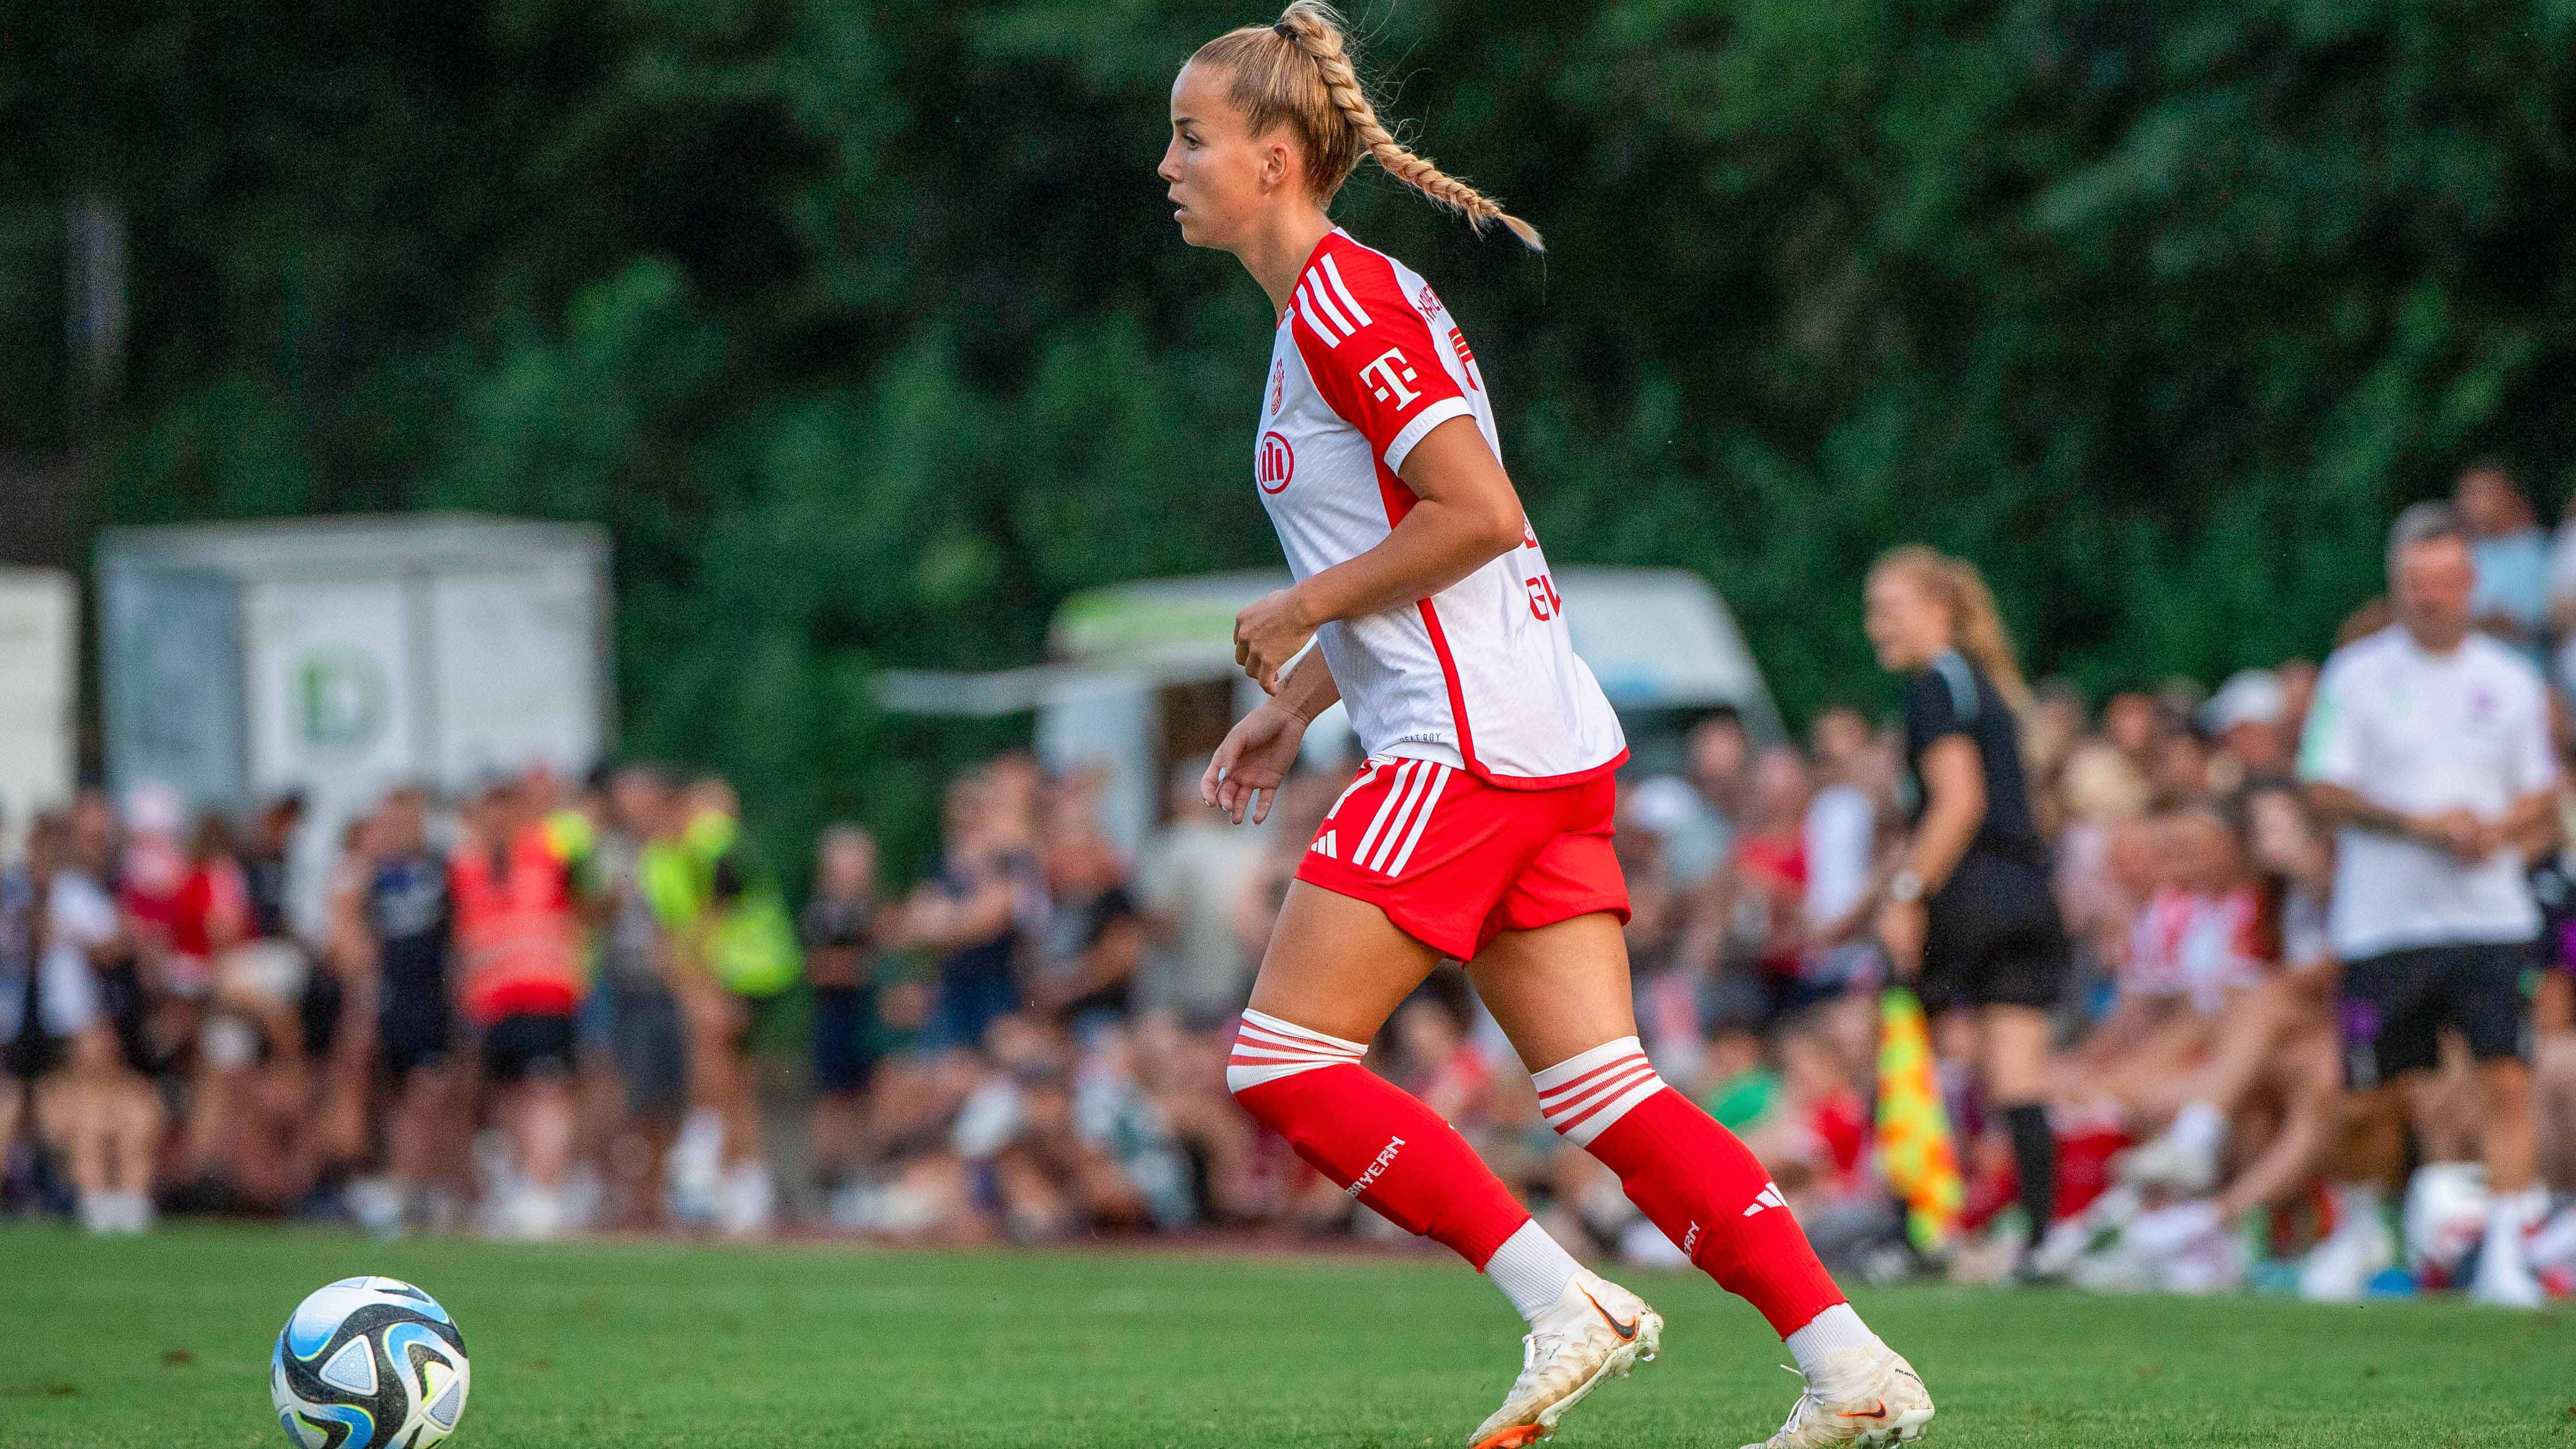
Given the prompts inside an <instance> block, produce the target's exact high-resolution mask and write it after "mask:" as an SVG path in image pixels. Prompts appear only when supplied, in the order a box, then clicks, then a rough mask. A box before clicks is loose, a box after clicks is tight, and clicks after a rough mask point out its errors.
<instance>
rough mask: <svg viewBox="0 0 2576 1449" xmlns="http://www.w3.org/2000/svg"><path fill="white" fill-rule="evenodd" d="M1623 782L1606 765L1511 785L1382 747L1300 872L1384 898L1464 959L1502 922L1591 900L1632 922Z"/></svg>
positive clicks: (1579, 911) (1404, 926)
mask: <svg viewBox="0 0 2576 1449" xmlns="http://www.w3.org/2000/svg"><path fill="white" fill-rule="evenodd" d="M1618 788H1619V787H1618V785H1617V784H1616V782H1614V781H1613V780H1612V779H1611V778H1610V777H1609V776H1608V775H1606V774H1605V775H1602V776H1600V777H1599V778H1597V779H1592V780H1586V781H1584V782H1583V783H1581V784H1579V785H1565V786H1561V787H1558V788H1556V789H1552V790H1506V789H1504V788H1502V787H1501V786H1499V785H1489V784H1486V783H1485V782H1484V781H1482V780H1479V779H1477V778H1476V777H1475V776H1474V775H1471V774H1469V773H1468V772H1466V771H1465V770H1457V769H1452V768H1450V767H1449V766H1447V765H1442V764H1435V763H1433V762H1432V761H1429V760H1406V759H1395V758H1392V757H1389V756H1385V755H1379V756H1375V757H1373V758H1371V759H1369V760H1368V761H1366V762H1365V763H1363V764H1362V765H1361V766H1360V770H1359V775H1358V777H1357V778H1355V779H1354V780H1353V781H1352V782H1351V786H1350V788H1349V789H1347V790H1344V791H1343V792H1342V798H1341V799H1339V800H1337V801H1335V802H1334V804H1333V808H1332V812H1331V813H1330V814H1328V815H1326V816H1325V817H1324V823H1323V824H1322V825H1321V826H1319V827H1317V829H1316V831H1315V838H1314V840H1313V841H1312V842H1310V843H1309V844H1308V845H1307V847H1306V855H1305V859H1304V860H1303V862H1301V863H1300V864H1299V865H1298V867H1297V879H1299V880H1302V881H1307V882H1310V883H1312V884H1314V885H1319V886H1322V887H1323V888H1324V889H1326V890H1328V891H1331V892H1333V893H1334V894H1335V895H1344V896H1349V897H1351V898H1352V899H1354V900H1362V901H1366V902H1368V903H1369V904H1370V905H1373V906H1376V907H1377V908H1378V909H1380V910H1382V911H1385V912H1386V914H1387V919H1389V920H1391V921H1393V922H1395V924H1396V925H1397V927H1398V928H1400V929H1401V930H1403V931H1404V933H1405V934H1406V935H1409V936H1412V937H1414V938H1415V939H1417V940H1419V941H1422V942H1424V943H1425V944H1427V945H1430V946H1432V947H1434V948H1436V949H1438V950H1440V951H1442V952H1443V953H1445V954H1447V955H1449V956H1451V957H1453V958H1455V959H1457V960H1460V961H1467V960H1472V959H1474V957H1475V955H1476V953H1477V952H1479V951H1481V950H1483V949H1484V948H1485V947H1486V946H1488V945H1490V944H1492V942H1493V939H1494V938H1495V937H1496V936H1499V935H1501V934H1502V933H1503V932H1505V931H1527V930H1532V929H1535V928H1537V927H1539V926H1548V925H1554V924H1555V923H1556V922H1558V921H1570V920H1572V919H1574V918H1575V917H1576V916H1585V915H1590V914H1591V913H1592V912H1594V911H1612V912H1615V913H1617V915H1618V917H1619V920H1620V922H1621V923H1622V924H1625V923H1626V922H1627V919H1628V883H1627V880H1626V878H1625V877H1623V876H1622V875H1621V874H1620V873H1619V858H1618V856H1617V855H1615V854H1613V853H1612V851H1611V849H1610V819H1611V814H1612V811H1613V809H1614V808H1615V807H1616V805H1617V803H1618Z"/></svg>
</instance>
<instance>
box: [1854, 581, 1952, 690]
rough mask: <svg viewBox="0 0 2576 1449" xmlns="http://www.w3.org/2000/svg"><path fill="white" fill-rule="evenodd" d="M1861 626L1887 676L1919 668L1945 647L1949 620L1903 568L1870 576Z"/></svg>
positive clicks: (1935, 601)
mask: <svg viewBox="0 0 2576 1449" xmlns="http://www.w3.org/2000/svg"><path fill="white" fill-rule="evenodd" d="M1862 602H1863V617H1862V623H1861V627H1862V628H1863V629H1864V630H1865V631H1867V633H1868V634H1869V643H1870V647H1871V648H1872V649H1875V650H1877V651H1878V664H1879V667H1880V668H1882V669H1885V670H1887V671H1889V672H1890V673H1898V674H1901V673H1904V672H1906V671H1908V670H1914V669H1920V668H1922V667H1923V666H1924V665H1926V664H1929V663H1931V662H1932V660H1933V658H1934V656H1936V655H1938V654H1939V653H1940V652H1941V651H1942V649H1944V648H1945V647H1947V644H1948V641H1947V638H1946V637H1945V636H1946V635H1947V634H1948V632H1949V618H1948V616H1947V614H1946V613H1945V612H1944V611H1943V609H1942V607H1941V601H1940V600H1938V599H1935V598H1933V597H1932V596H1931V595H1930V594H1929V593H1928V592H1927V591H1926V590H1925V589H1924V587H1923V586H1922V585H1921V584H1920V583H1918V582H1916V581H1915V578H1914V576H1913V575H1912V574H1909V573H1906V572H1905V571H1904V570H1902V569H1886V570H1882V571H1881V572H1879V573H1876V574H1873V575H1871V576H1870V580H1869V591H1868V593H1867V594H1865V595H1864V596H1863V601H1862Z"/></svg>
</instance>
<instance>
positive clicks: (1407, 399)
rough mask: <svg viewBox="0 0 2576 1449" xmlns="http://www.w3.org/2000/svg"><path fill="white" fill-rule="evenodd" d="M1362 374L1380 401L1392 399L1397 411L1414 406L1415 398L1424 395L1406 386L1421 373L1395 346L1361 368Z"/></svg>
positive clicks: (1370, 389)
mask: <svg viewBox="0 0 2576 1449" xmlns="http://www.w3.org/2000/svg"><path fill="white" fill-rule="evenodd" d="M1360 376H1361V378H1363V379H1364V380H1366V381H1367V383H1368V385H1369V391H1371V392H1373V393H1376V394H1377V400H1378V401H1379V402H1387V401H1390V400H1392V401H1393V402H1394V403H1395V410H1396V411H1397V412H1402V411H1404V410H1405V409H1406V408H1409V407H1411V406H1413V400H1414V399H1415V398H1418V397H1420V396H1422V394H1420V393H1418V392H1415V391H1414V390H1413V389H1411V388H1409V387H1406V386H1405V384H1406V383H1408V382H1411V381H1413V380H1414V379H1416V378H1418V377H1420V376H1421V374H1420V373H1417V372H1415V371H1414V370H1413V364H1412V363H1409V362H1407V361H1405V360H1404V353H1403V352H1402V351H1400V350H1398V349H1396V348H1393V347H1390V348H1388V349H1387V350H1386V351H1384V352H1383V353H1380V354H1379V355H1378V359H1377V361H1375V362H1372V363H1370V364H1369V365H1368V366H1366V367H1363V368H1361V369H1360Z"/></svg>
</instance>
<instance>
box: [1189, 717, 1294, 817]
mask: <svg viewBox="0 0 2576 1449" xmlns="http://www.w3.org/2000/svg"><path fill="white" fill-rule="evenodd" d="M1305 738H1306V721H1304V720H1302V719H1299V718H1298V717H1297V716H1296V714H1295V713H1293V712H1292V711H1290V710H1289V709H1288V707H1287V706H1285V705H1283V704H1279V703H1277V702H1275V701H1272V700H1263V701H1262V702H1261V706H1260V708H1258V709H1255V710H1254V711H1253V712H1252V713H1250V714H1248V715H1245V716H1244V717H1243V718H1242V719H1241V720H1240V721H1238V722H1237V723H1236V724H1235V727H1234V728H1233V729H1231V730H1228V731H1226V736H1225V743H1223V744H1221V745H1218V746H1217V747H1216V754H1215V755H1214V757H1212V758H1210V759H1209V761H1208V767H1207V773H1206V774H1205V775H1202V776H1200V777H1199V798H1200V799H1203V800H1205V801H1207V802H1208V803H1209V804H1210V805H1213V806H1215V807H1216V808H1218V809H1219V810H1222V811H1224V812H1225V813H1226V815H1227V816H1228V817H1230V818H1231V819H1232V820H1233V821H1234V823H1235V824H1237V825H1241V824H1242V823H1243V812H1244V811H1245V810H1246V809H1249V810H1250V811H1251V812H1252V823H1253V824H1255V825H1258V824H1260V823H1261V822H1262V821H1263V820H1265V819H1267V818H1269V815H1270V806H1271V804H1272V802H1273V801H1275V800H1276V799H1277V798H1278V795H1279V782H1280V781H1282V780H1285V779H1287V778H1288V769H1289V767H1290V766H1292V765H1294V764H1296V763H1297V747H1298V745H1299V744H1300V743H1302V742H1303V741H1304V740H1305Z"/></svg>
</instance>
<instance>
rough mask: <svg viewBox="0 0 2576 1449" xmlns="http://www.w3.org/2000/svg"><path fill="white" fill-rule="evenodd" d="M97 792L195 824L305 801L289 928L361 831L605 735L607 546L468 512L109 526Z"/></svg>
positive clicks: (575, 768)
mask: <svg viewBox="0 0 2576 1449" xmlns="http://www.w3.org/2000/svg"><path fill="white" fill-rule="evenodd" d="M98 588H99V600H100V630H99V662H100V668H99V676H100V680H101V683H102V689H103V691H104V704H105V707H106V708H105V715H106V718H105V724H106V743H107V772H108V781H109V784H110V786H111V787H112V788H114V789H116V790H118V791H119V792H120V793H122V792H124V791H126V790H128V789H131V788H132V787H134V786H136V785H138V784H141V783H144V782H146V781H150V782H156V783H158V784H160V785H164V786H168V787H170V788H172V789H174V790H176V791H178V792H179V794H180V796H181V798H182V799H184V800H185V801H187V802H188V804H189V805H190V806H191V807H192V808H200V809H202V808H219V809H225V810H234V811H238V810H242V809H245V808H248V807H250V806H252V805H254V804H255V803H257V802H259V801H261V800H265V799H268V798H272V797H274V796H277V795H279V794H283V793H285V792H288V791H295V792H300V793H302V794H303V795H304V796H305V798H306V800H307V803H308V806H309V811H310V813H309V817H308V818H309V828H308V829H306V830H305V832H304V834H303V838H302V840H301V841H300V842H299V845H298V858H297V861H296V865H297V866H298V870H297V872H296V875H297V880H298V883H299V885H298V897H299V899H298V901H297V902H296V906H297V913H298V916H299V918H300V919H308V920H309V918H310V915H311V913H312V912H314V911H315V910H316V908H317V907H318V905H319V892H320V890H321V887H322V876H323V873H324V869H325V868H326V866H327V863H328V861H329V859H330V856H331V852H332V849H333V846H334V844H335V842H336V841H337V840H338V839H339V837H340V834H341V830H342V828H343V826H344V825H345V824H346V822H347V821H348V820H349V818H350V817H351V815H352V814H353V813H354V812H356V811H358V810H361V809H364V808H365V807H366V806H367V805H368V804H369V803H370V802H372V801H373V800H374V799H375V798H376V797H378V796H379V795H381V794H382V793H383V792H384V791H385V790H386V789H388V788H390V787H391V786H393V785H396V784H403V783H412V784H420V785H425V786H429V787H431V788H434V789H437V790H441V791H448V792H453V791H457V790H461V789H464V788H467V787H468V786H470V785H472V784H473V783H474V782H475V781H476V780H477V779H479V778H481V777H482V776H484V775H485V774H487V773H489V772H494V771H504V770H518V769H523V768H525V767H528V766H530V765H537V764H544V765H547V766H550V767H552V768H553V769H555V770H556V771H558V772H560V773H564V774H566V775H577V774H578V773H579V772H581V771H583V770H586V769H588V768H589V767H590V766H591V765H592V764H594V763H595V762H596V761H598V759H599V758H600V756H601V753H602V751H603V750H604V749H605V748H606V747H607V746H608V744H609V742H610V738H611V732H610V720H611V717H612V716H611V709H612V705H611V700H612V693H611V687H610V679H609V663H608V661H609V652H608V624H609V582H608V542H607V537H606V535H605V533H604V532H603V531H602V530H600V529H598V528H596V527H592V526H589V525H575V524H558V523H530V522H520V521H515V520H507V519H495V518H481V517H474V516H469V515H424V516H419V517H396V518H350V519H330V520H297V521H293V522H282V523H256V524H230V525H220V526H213V527H182V528H137V529H115V530H111V531H109V532H108V533H107V534H106V535H105V536H104V537H103V538H102V539H101V540H100V543H99V548H98Z"/></svg>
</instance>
